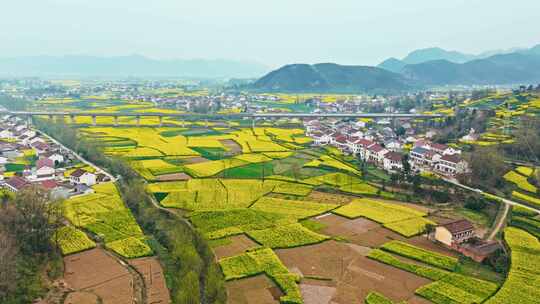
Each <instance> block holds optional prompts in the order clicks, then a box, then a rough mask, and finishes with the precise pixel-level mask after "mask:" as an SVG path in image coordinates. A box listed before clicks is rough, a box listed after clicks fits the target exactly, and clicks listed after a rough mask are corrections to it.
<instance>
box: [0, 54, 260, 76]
mask: <svg viewBox="0 0 540 304" xmlns="http://www.w3.org/2000/svg"><path fill="white" fill-rule="evenodd" d="M268 70H269V69H268V68H267V67H266V66H264V65H261V64H258V63H251V62H243V61H233V60H222V59H217V60H204V59H193V60H154V59H150V58H147V57H144V56H139V55H132V56H118V57H95V56H63V57H54V56H35V57H16V58H4V59H1V58H0V74H1V75H14V76H112V77H123V76H169V77H199V78H230V77H231V78H232V77H235V78H250V77H260V76H261V75H263V74H265V73H266V72H268Z"/></svg>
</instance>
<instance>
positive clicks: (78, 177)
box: [69, 169, 96, 186]
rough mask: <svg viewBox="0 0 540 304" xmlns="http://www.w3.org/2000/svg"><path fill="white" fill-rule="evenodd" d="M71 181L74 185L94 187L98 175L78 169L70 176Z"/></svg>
mask: <svg viewBox="0 0 540 304" xmlns="http://www.w3.org/2000/svg"><path fill="white" fill-rule="evenodd" d="M69 180H70V181H71V183H73V184H85V185H87V186H92V185H94V184H95V183H96V175H95V174H94V173H90V172H88V171H86V170H83V169H77V170H75V171H73V172H72V173H71V174H70V176H69Z"/></svg>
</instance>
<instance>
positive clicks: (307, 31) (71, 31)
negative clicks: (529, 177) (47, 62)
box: [0, 0, 540, 67]
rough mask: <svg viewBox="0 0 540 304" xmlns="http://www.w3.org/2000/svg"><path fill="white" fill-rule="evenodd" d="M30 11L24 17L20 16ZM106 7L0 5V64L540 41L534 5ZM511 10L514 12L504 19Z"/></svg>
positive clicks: (122, 0)
mask: <svg viewBox="0 0 540 304" xmlns="http://www.w3.org/2000/svg"><path fill="white" fill-rule="evenodd" d="M30 2H33V3H32V7H33V9H32V10H28V9H27V8H28V5H29V3H30ZM110 2H111V1H105V0H93V1H89V0H41V1H30V0H22V1H17V2H8V3H4V4H3V5H2V6H3V10H2V13H1V15H0V26H1V27H2V28H3V29H4V30H3V31H1V32H0V39H1V40H2V42H3V43H2V48H1V49H0V57H17V56H39V55H52V56H63V55H92V56H125V55H131V54H140V55H143V56H147V57H150V58H156V59H231V60H242V61H254V62H259V63H262V64H265V65H268V66H269V67H278V66H281V65H284V64H288V63H295V62H302V63H316V62H336V63H340V64H354V65H360V64H362V65H376V64H378V63H380V62H381V61H383V60H384V59H386V58H388V57H398V58H401V57H403V56H405V55H406V54H407V53H409V52H410V51H413V50H415V49H419V48H427V47H441V48H444V49H447V50H456V51H460V52H465V53H473V54H478V53H481V52H484V51H489V50H496V49H507V48H511V47H531V46H533V45H535V44H538V43H539V42H540V41H539V40H538V37H540V19H538V18H537V6H538V4H537V1H534V0H516V1H512V2H508V1H502V0H495V1H487V0H481V1H465V0H456V1H452V2H450V3H446V2H444V3H441V2H440V1H437V2H435V1H428V0H413V1H408V2H407V3H398V4H396V3H395V2H394V1H390V0H381V1H378V2H377V3H371V2H370V3H361V2H360V1H354V0H342V1H340V5H339V6H338V5H333V4H332V3H330V2H326V1H325V2H322V3H315V2H314V1H307V0H298V1H294V2H290V1H285V0H276V1H271V2H268V3H259V2H256V1H248V0H231V1H227V2H216V1H210V0H199V1H197V3H194V2H193V1H174V0H158V1H152V2H148V1H144V2H143V1H141V0H131V1H128V0H116V1H114V3H110ZM393 2H394V3H393ZM486 7H489V9H486ZM516 9H517V10H518V12H519V13H513V14H509V12H513V11H516ZM488 20H489V22H487V21H488ZM484 21H486V22H484Z"/></svg>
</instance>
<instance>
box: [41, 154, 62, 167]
mask: <svg viewBox="0 0 540 304" xmlns="http://www.w3.org/2000/svg"><path fill="white" fill-rule="evenodd" d="M41 156H42V157H45V158H48V159H50V160H52V161H53V162H54V164H55V165H58V164H61V163H63V162H64V155H62V154H60V153H58V152H52V151H50V152H46V153H43V154H42V155H41Z"/></svg>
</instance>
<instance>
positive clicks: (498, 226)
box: [487, 204, 510, 241]
mask: <svg viewBox="0 0 540 304" xmlns="http://www.w3.org/2000/svg"><path fill="white" fill-rule="evenodd" d="M508 211H510V205H509V204H504V210H503V213H502V215H501V216H500V218H499V219H498V222H497V224H496V226H495V228H494V229H493V230H492V231H491V233H490V234H489V236H488V238H487V240H488V241H491V240H493V238H495V236H496V235H497V233H498V232H499V230H501V228H502V227H503V226H504V223H505V222H506V221H505V219H506V217H507V216H508Z"/></svg>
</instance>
